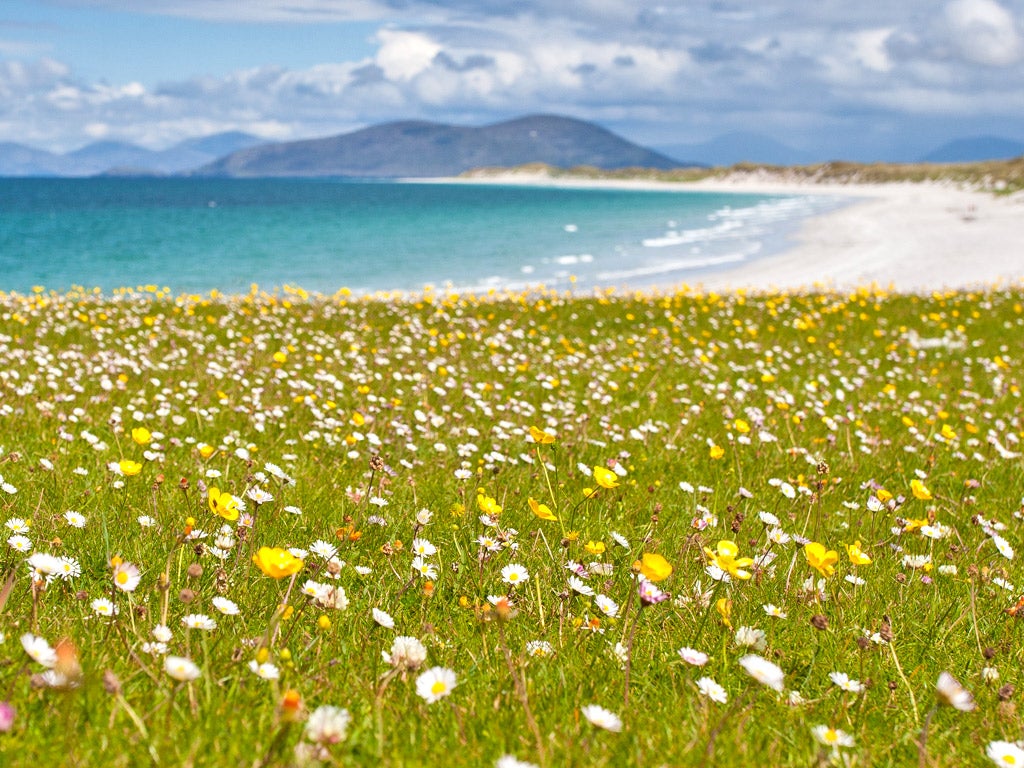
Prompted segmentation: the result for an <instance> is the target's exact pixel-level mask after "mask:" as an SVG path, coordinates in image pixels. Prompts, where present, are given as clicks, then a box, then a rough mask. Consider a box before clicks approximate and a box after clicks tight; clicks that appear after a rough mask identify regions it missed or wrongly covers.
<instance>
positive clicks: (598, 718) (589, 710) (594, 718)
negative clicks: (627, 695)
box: [580, 704, 622, 733]
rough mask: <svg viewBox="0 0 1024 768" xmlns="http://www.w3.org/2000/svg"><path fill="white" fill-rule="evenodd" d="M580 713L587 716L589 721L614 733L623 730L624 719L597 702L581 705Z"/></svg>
mask: <svg viewBox="0 0 1024 768" xmlns="http://www.w3.org/2000/svg"><path fill="white" fill-rule="evenodd" d="M580 713H581V714H582V715H583V716H584V717H585V718H587V721H588V722H589V723H590V724H591V725H593V726H596V727H598V728H604V730H606V731H611V732H612V733H619V732H620V731H621V730H622V720H621V719H620V718H619V716H618V715H616V714H615V713H614V712H611V711H609V710H607V709H605V708H604V707H600V706H598V705H597V704H587V705H586V706H584V707H580Z"/></svg>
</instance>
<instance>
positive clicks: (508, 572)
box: [501, 563, 530, 586]
mask: <svg viewBox="0 0 1024 768" xmlns="http://www.w3.org/2000/svg"><path fill="white" fill-rule="evenodd" d="M529 578H530V573H529V571H527V570H526V569H525V568H524V567H523V566H521V565H519V564H517V563H510V564H509V565H506V566H505V567H504V568H502V569H501V580H502V581H504V582H505V583H506V584H511V585H513V586H515V585H516V584H521V583H523V582H524V581H528V580H529Z"/></svg>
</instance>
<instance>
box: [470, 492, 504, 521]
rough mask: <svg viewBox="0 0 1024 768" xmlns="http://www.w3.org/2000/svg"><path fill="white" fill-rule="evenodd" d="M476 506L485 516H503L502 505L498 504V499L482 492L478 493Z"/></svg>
mask: <svg viewBox="0 0 1024 768" xmlns="http://www.w3.org/2000/svg"><path fill="white" fill-rule="evenodd" d="M476 504H477V506H478V507H480V511H481V512H483V513H484V514H485V515H490V516H492V517H497V516H498V515H500V514H501V505H500V504H499V503H498V501H497V499H495V498H493V497H492V496H488V495H486V494H485V493H483V492H482V491H480V492H478V493H477V495H476Z"/></svg>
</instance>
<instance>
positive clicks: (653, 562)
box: [633, 552, 672, 583]
mask: <svg viewBox="0 0 1024 768" xmlns="http://www.w3.org/2000/svg"><path fill="white" fill-rule="evenodd" d="M633 570H636V571H639V572H640V575H641V576H643V577H644V578H645V579H646V580H647V581H653V582H655V583H657V582H659V581H664V580H665V579H667V578H668V577H669V576H670V575H671V574H672V566H671V565H669V562H668V561H667V560H666V559H665V558H664V557H662V556H661V555H659V554H657V553H655V552H644V554H643V556H642V557H641V558H640V559H639V560H637V561H636V562H634V563H633Z"/></svg>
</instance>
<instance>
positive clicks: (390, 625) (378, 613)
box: [370, 608, 395, 629]
mask: <svg viewBox="0 0 1024 768" xmlns="http://www.w3.org/2000/svg"><path fill="white" fill-rule="evenodd" d="M370 613H371V614H372V615H373V620H374V621H375V622H376V623H377V624H379V625H380V626H382V627H384V629H394V628H395V620H394V619H393V618H391V616H390V615H389V614H387V613H385V612H384V611H382V610H380V608H374V609H372V610H371V611H370Z"/></svg>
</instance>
